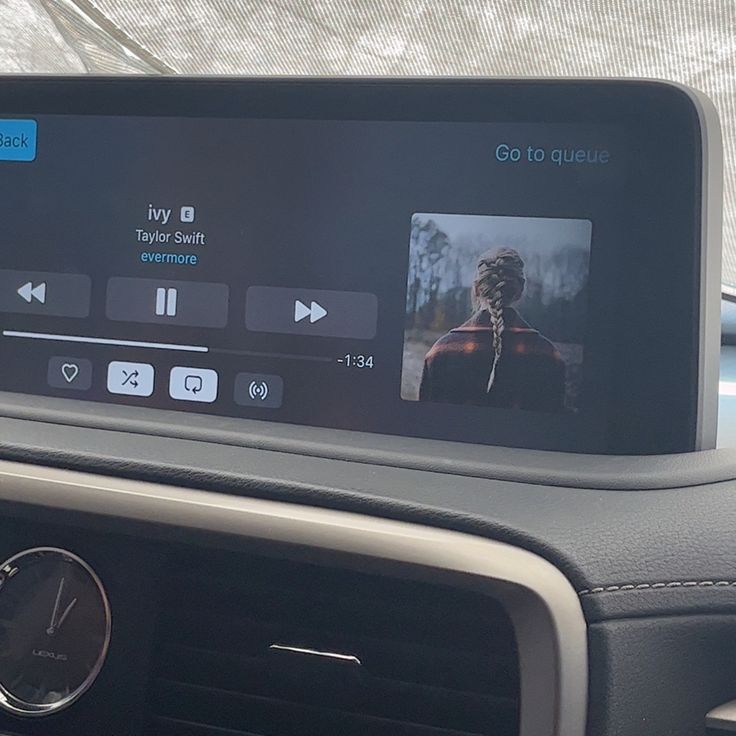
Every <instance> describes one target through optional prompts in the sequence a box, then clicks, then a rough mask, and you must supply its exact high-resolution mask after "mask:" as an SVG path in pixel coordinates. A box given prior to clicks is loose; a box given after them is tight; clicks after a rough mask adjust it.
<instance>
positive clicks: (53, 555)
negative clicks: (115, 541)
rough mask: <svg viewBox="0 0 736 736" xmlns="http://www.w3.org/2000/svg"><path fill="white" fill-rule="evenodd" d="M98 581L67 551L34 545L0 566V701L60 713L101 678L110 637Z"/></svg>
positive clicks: (25, 712) (21, 710) (26, 711)
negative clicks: (100, 674) (99, 675)
mask: <svg viewBox="0 0 736 736" xmlns="http://www.w3.org/2000/svg"><path fill="white" fill-rule="evenodd" d="M110 630H111V617H110V605H109V602H108V599H107V595H106V593H105V589H104V588H103V586H102V583H101V581H100V579H99V578H98V577H97V575H96V573H95V572H94V570H93V569H92V568H91V567H90V566H89V565H88V564H87V563H86V562H84V560H82V559H80V558H79V557H77V556H76V555H75V554H73V553H71V552H67V551H66V550H62V549H57V548H54V547H37V548H34V549H28V550H25V551H24V552H20V553H19V554H16V555H14V556H13V557H11V558H10V559H9V560H7V561H6V562H5V563H4V564H3V565H2V566H1V567H0V707H1V708H3V709H5V710H6V711H9V712H10V713H13V714H15V715H20V716H44V715H50V714H52V713H56V712H58V711H59V710H62V709H63V708H66V707H67V706H69V705H71V704H72V703H73V702H74V701H76V700H77V699H78V698H79V697H81V696H82V695H83V694H84V693H85V692H86V691H87V690H88V689H89V688H90V686H91V685H92V683H93V682H94V681H95V679H96V678H97V675H98V674H99V672H100V670H101V669H102V665H103V663H104V661H105V656H106V655H107V649H108V646H109V643H110Z"/></svg>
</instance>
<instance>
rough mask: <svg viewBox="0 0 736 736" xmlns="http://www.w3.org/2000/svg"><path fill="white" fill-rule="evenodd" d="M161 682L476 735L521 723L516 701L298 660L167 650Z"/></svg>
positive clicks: (309, 659) (353, 667) (345, 666)
mask: <svg viewBox="0 0 736 736" xmlns="http://www.w3.org/2000/svg"><path fill="white" fill-rule="evenodd" d="M192 661H194V662H196V663H197V668H196V669H194V668H192V667H191V666H189V663H190V662H192ZM159 676H160V677H162V678H163V679H166V680H170V681H178V682H182V683H185V684H189V685H199V686H205V687H213V688H218V689H221V690H229V691H235V692H239V693H247V694H250V695H257V696H261V697H268V698H275V699H279V700H288V701H291V702H300V703H303V704H305V705H314V706H317V707H323V708H334V709H338V710H350V711H360V712H362V713H365V714H366V715H371V716H375V717H380V718H391V719H404V720H407V721H412V722H415V723H428V724H433V725H437V726H442V727H443V728H457V729H460V730H471V729H472V728H473V727H474V726H475V724H477V723H484V722H488V721H490V720H492V719H493V718H497V719H498V720H499V721H500V720H504V721H505V722H506V723H507V724H508V723H509V722H511V721H513V720H514V719H515V717H516V701H515V700H514V699H512V698H500V697H492V696H490V695H486V696H485V697H484V696H481V695H478V694H475V693H472V694H471V693H467V692H458V691H455V690H446V689H442V688H436V687H427V686H417V685H416V684H415V683H402V682H397V681H394V680H385V679H382V678H376V677H373V676H372V675H370V674H369V673H367V672H364V670H363V668H362V667H360V666H359V665H350V664H343V663H335V662H332V661H329V660H328V661H325V660H320V659H317V660H315V658H313V657H303V656H299V655H292V656H289V655H284V654H272V655H271V656H266V657H262V658H246V659H241V658H239V657H237V656H232V655H230V656H229V655H227V654H223V653H220V652H206V651H202V650H199V649H192V648H187V647H177V646H168V647H166V649H165V650H164V652H163V653H162V658H161V664H160V669H159ZM502 717H503V718H502Z"/></svg>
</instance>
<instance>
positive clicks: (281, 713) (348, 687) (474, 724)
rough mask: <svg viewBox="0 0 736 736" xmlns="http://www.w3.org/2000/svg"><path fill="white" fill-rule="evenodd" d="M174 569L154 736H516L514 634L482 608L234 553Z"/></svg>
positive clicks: (164, 617) (392, 582)
mask: <svg viewBox="0 0 736 736" xmlns="http://www.w3.org/2000/svg"><path fill="white" fill-rule="evenodd" d="M171 567H172V571H171V574H170V575H169V578H168V579H169V583H168V586H167V589H166V590H165V591H163V596H162V599H163V610H162V614H161V619H160V624H159V629H158V638H157V643H156V652H155V669H154V680H153V683H152V689H151V703H150V705H151V720H152V723H151V725H150V726H149V728H148V729H147V730H146V733H147V734H156V735H157V736H328V735H329V736H335V735H337V734H340V736H358V735H360V736H466V735H469V734H484V735H485V734H487V735H488V736H490V735H491V734H492V735H493V736H516V734H517V733H518V710H519V676H518V657H517V653H516V644H515V639H514V634H513V629H512V627H511V623H510V621H509V619H508V617H507V616H506V614H505V613H504V611H503V610H502V609H501V608H500V606H498V605H497V604H495V603H494V602H493V601H491V600H489V599H488V598H486V597H484V596H481V595H476V594H473V593H465V592H462V591H458V590H455V589H452V588H446V587H443V586H439V585H429V584H423V583H416V582H407V581H405V580H399V579H389V578H383V577H378V576H372V575H364V574H358V573H354V572H350V571H345V570H337V569H333V568H323V567H317V566H313V565H306V564H301V563H293V562H286V561H280V560H279V561H275V560H271V559H265V558H259V557H251V556H248V557H246V556H240V555H235V554H219V553H218V554H216V555H212V554H207V555H206V558H205V557H203V556H201V555H200V556H198V557H197V558H195V559H192V558H190V557H189V556H177V557H176V559H175V560H173V559H172V565H171Z"/></svg>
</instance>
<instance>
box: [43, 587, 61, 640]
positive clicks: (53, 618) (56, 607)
mask: <svg viewBox="0 0 736 736" xmlns="http://www.w3.org/2000/svg"><path fill="white" fill-rule="evenodd" d="M63 590H64V578H62V579H61V580H60V582H59V590H57V591H56V603H54V612H53V613H52V614H51V621H50V623H49V627H48V629H46V633H47V634H48V635H49V636H52V635H53V634H54V632H55V631H56V614H57V613H59V603H60V602H61V593H62V591H63Z"/></svg>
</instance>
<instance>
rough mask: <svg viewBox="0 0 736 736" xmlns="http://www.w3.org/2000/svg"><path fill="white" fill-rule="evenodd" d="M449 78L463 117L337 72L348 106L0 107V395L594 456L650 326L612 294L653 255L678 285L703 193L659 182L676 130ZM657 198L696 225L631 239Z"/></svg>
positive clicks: (637, 378)
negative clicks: (513, 99) (369, 94)
mask: <svg viewBox="0 0 736 736" xmlns="http://www.w3.org/2000/svg"><path fill="white" fill-rule="evenodd" d="M76 84H77V85H78V86H79V85H81V87H82V88H84V83H83V82H77V83H76ZM127 84H128V85H130V86H129V88H128V90H135V84H136V83H135V82H133V81H130V82H127ZM143 84H145V83H143ZM199 84H200V85H202V84H203V83H199ZM232 84H235V85H237V84H238V83H236V82H233V83H232ZM355 84H358V85H359V83H357V82H356V83H355ZM192 85H194V87H196V83H192ZM461 86H462V85H461ZM226 87H227V85H225V88H226ZM327 87H328V85H327ZM112 89H114V85H113V86H112ZM341 89H342V92H341ZM518 89H519V90H522V89H523V87H519V88H518ZM387 90H389V95H390V90H391V86H390V85H387ZM194 91H196V90H194V89H193V92H194ZM395 91H396V93H397V94H398V93H399V92H400V90H399V89H398V88H396V90H395ZM467 91H468V92H471V93H472V94H471V98H472V95H473V94H475V96H476V97H477V100H478V111H476V112H474V113H473V114H469V113H467V114H462V115H460V114H458V112H457V109H455V110H453V109H445V107H443V106H444V105H445V101H444V99H443V94H442V88H441V86H440V87H437V88H435V89H432V88H426V89H425V95H426V94H429V93H430V92H432V94H433V95H434V96H435V98H436V100H437V109H436V110H435V111H434V114H433V116H430V115H428V114H427V113H426V112H419V111H417V113H416V114H412V113H411V107H410V104H409V102H410V101H407V105H409V108H408V112H407V110H404V112H403V114H398V113H397V109H398V107H395V108H391V109H388V108H387V109H385V110H382V109H381V108H380V106H379V107H377V108H376V109H375V110H374V112H373V113H372V114H371V115H370V116H360V115H357V114H355V113H352V112H351V110H350V105H349V99H347V98H348V97H349V96H350V92H351V87H350V84H349V83H345V84H344V86H343V87H342V88H339V87H338V88H336V89H335V91H334V94H335V95H337V99H338V100H339V98H340V94H342V95H343V97H344V98H345V99H344V108H343V107H340V105H335V104H332V105H330V106H327V107H326V108H325V109H324V110H322V111H321V110H320V109H319V104H318V103H317V102H315V104H314V105H313V106H311V107H309V108H308V109H305V110H302V111H301V112H300V109H299V108H298V105H297V106H296V107H295V108H294V109H293V110H289V111H288V114H287V112H285V111H284V109H283V107H278V106H275V107H274V108H273V109H269V108H268V107H265V108H258V109H256V110H255V111H254V110H253V109H252V106H251V107H249V106H248V105H245V106H244V107H243V109H242V110H241V111H240V112H238V113H237V114H236V113H234V112H233V110H230V109H229V110H228V111H227V113H226V114H225V113H223V110H222V109H212V110H209V111H208V105H207V104H206V103H203V104H202V105H201V107H197V105H193V106H192V107H193V108H196V109H197V112H196V114H195V113H194V112H192V110H189V111H188V112H187V113H186V114H181V113H180V112H179V111H173V110H172V111H168V110H166V109H165V107H164V106H163V103H161V105H162V106H161V108H160V109H157V110H155V111H154V112H152V111H151V108H150V107H149V108H147V109H143V107H142V105H138V104H137V103H136V99H135V96H134V95H132V94H131V97H130V102H129V108H128V109H126V110H125V111H122V112H121V111H120V109H118V108H119V105H118V106H117V107H115V106H112V107H115V109H114V110H111V109H110V107H111V106H110V104H109V99H108V100H107V102H106V103H104V104H103V101H102V100H100V101H99V102H98V104H96V105H95V103H94V95H92V99H93V103H92V104H91V105H90V104H86V106H85V105H83V104H82V101H80V102H79V104H78V105H76V104H75V102H74V95H73V92H74V84H72V87H71V88H70V97H69V98H68V100H69V103H68V105H69V109H68V110H60V109H59V105H58V104H57V105H56V107H55V108H52V109H46V110H44V109H43V104H42V101H43V100H42V98H39V100H41V102H39V101H38V100H35V101H34V102H33V104H28V105H27V107H26V108H25V109H22V108H20V107H10V108H8V107H7V105H6V106H5V109H3V110H0V191H1V194H0V237H1V239H2V249H1V250H0V350H1V352H2V361H3V371H2V374H1V375H0V389H1V390H3V391H10V392H18V393H25V394H41V395H48V396H53V397H61V398H68V399H75V400H91V401H96V402H105V403H108V404H129V405H134V406H138V407H144V408H150V409H168V410H177V411H180V412H190V413H201V414H214V415H222V416H227V417H246V418H251V419H253V418H255V419H263V420H269V421H276V422H288V423H295V424H307V425H314V426H322V427H334V428H341V429H357V430H363V431H370V432H380V433H387V434H398V435H405V436H420V437H429V438H436V439H449V440H458V441H464V442H475V443H485V444H493V443H500V444H510V445H520V446H527V447H540V448H547V449H568V450H570V449H573V450H580V451H605V450H607V449H609V447H610V445H611V432H612V430H611V427H612V422H613V423H614V424H615V423H616V422H620V421H621V417H620V412H619V409H620V407H619V405H618V402H617V399H616V397H617V395H618V394H617V392H618V391H621V390H622V386H621V385H620V381H621V380H622V379H625V380H624V383H626V382H627V381H628V386H626V387H624V388H623V393H624V394H625V395H626V396H627V397H628V399H629V400H631V399H632V396H633V398H637V397H640V396H641V395H642V394H643V393H646V391H647V390H654V391H655V392H656V391H657V389H656V387H650V388H649V389H647V388H646V386H645V387H642V384H641V380H642V377H644V378H646V374H647V370H648V369H647V368H646V366H643V365H641V366H639V367H640V369H641V372H640V373H639V374H636V373H635V372H634V373H631V372H632V371H636V361H634V362H633V365H632V362H631V361H630V360H629V358H630V357H631V352H630V351H635V350H636V349H637V347H636V346H637V345H638V344H639V343H640V342H641V338H642V337H646V336H647V335H649V334H650V332H651V331H650V327H651V324H649V320H651V319H659V312H656V313H653V312H647V306H646V305H647V304H648V303H650V301H651V300H650V298H649V297H650V296H651V294H649V295H644V296H643V297H642V298H641V299H640V301H639V304H640V307H641V310H642V311H641V312H639V311H638V310H636V309H633V310H632V307H633V306H635V305H633V304H632V299H634V298H635V295H636V291H635V289H636V285H637V284H639V283H648V284H649V288H650V289H653V290H655V291H656V290H657V289H662V288H663V287H666V284H665V283H664V282H665V281H667V279H666V278H665V279H661V276H663V275H666V271H667V269H669V268H671V267H672V268H674V271H673V275H672V279H673V280H674V281H670V283H671V284H673V285H674V283H675V282H677V279H679V278H680V275H679V273H678V272H677V268H680V261H683V262H684V260H686V261H687V263H688V264H689V265H691V263H692V258H693V256H692V253H689V254H686V255H687V256H688V257H689V260H688V258H685V259H684V260H683V259H682V258H681V257H680V255H678V252H679V251H684V250H686V249H687V248H690V250H691V251H693V252H694V250H695V249H696V248H697V247H698V246H699V243H698V242H697V238H696V237H695V235H694V232H695V230H694V228H693V223H694V222H695V221H696V220H697V218H698V217H700V209H699V208H700V201H699V200H698V201H694V200H695V197H694V194H697V193H698V189H697V182H695V181H694V183H693V184H692V185H691V186H690V187H689V188H687V187H684V185H683V184H682V183H681V182H673V181H672V177H673V176H674V175H676V174H677V173H678V172H679V171H680V170H682V169H683V167H684V168H687V167H689V169H688V170H691V173H692V176H691V179H692V180H694V178H695V177H694V172H695V164H693V161H695V159H696V153H697V145H696V144H697V135H696V132H697V131H695V132H692V134H691V136H690V138H689V139H687V140H682V139H681V140H680V148H679V149H678V151H677V152H673V151H672V150H670V151H665V152H664V153H663V151H662V148H661V147H662V140H661V137H659V138H658V137H657V136H656V135H654V136H653V137H647V136H652V135H653V131H654V130H655V129H656V125H654V126H653V127H651V130H647V131H643V130H642V129H641V124H642V121H641V120H635V121H634V122H635V123H636V125H633V126H632V121H631V120H629V119H624V118H621V117H620V116H619V117H617V116H615V115H611V116H609V117H608V118H607V117H606V116H605V115H604V114H602V113H601V114H599V115H597V117H596V116H595V115H591V114H589V113H590V110H589V109H588V111H587V113H586V110H585V105H589V104H591V103H589V102H586V100H585V95H582V96H581V95H578V97H575V96H574V95H568V96H569V102H568V103H567V105H566V106H565V107H564V110H565V112H564V114H561V113H560V112H559V111H557V112H556V113H555V115H552V116H551V117H550V119H549V120H546V119H544V115H545V111H544V109H535V108H534V107H533V106H531V107H529V108H528V111H527V113H526V116H525V117H519V119H514V118H513V117H510V116H509V113H508V111H504V110H498V111H497V110H495V109H494V100H496V99H501V98H500V97H499V95H501V94H502V92H503V89H502V86H499V87H494V86H493V85H489V86H488V87H485V88H483V87H479V88H478V89H477V90H476V91H475V92H472V90H467ZM562 91H564V90H563V89H562V88H561V92H562ZM185 92H186V87H179V93H180V94H185ZM511 92H512V90H509V93H511ZM86 94H87V101H88V102H89V99H90V92H89V90H87V91H86ZM107 94H108V97H109V93H107ZM172 94H173V92H172V91H171V90H167V95H168V96H169V97H171V96H172ZM514 94H517V95H521V96H523V93H522V92H521V91H517V92H515V93H514ZM165 96H166V95H165ZM282 96H283V94H282ZM287 97H288V96H287ZM106 105H107V107H106ZM576 106H580V109H579V111H578V110H577V108H576ZM389 107H390V106H389ZM276 108H278V109H276ZM339 111H342V114H341V115H340V114H336V112H339ZM578 112H580V113H581V114H578ZM307 113H308V114H307ZM645 113H646V111H642V115H643V116H644V117H645V118H646V114H645ZM520 114H521V113H519V115H520ZM609 118H610V119H609ZM660 124H661V121H660ZM637 125H638V126H639V127H638V128H637V127H636V126H637ZM688 126H690V128H692V127H693V126H692V123H691V121H688ZM644 127H646V126H644ZM690 128H688V129H690ZM662 161H666V162H667V168H666V169H662ZM656 167H659V170H657V168H656ZM670 190H672V191H670ZM684 190H686V191H684ZM658 192H659V195H661V196H666V197H667V200H668V201H669V202H670V204H671V206H672V208H674V209H675V210H676V217H678V218H680V220H681V222H680V224H682V220H686V221H687V224H689V226H690V229H689V231H688V233H687V234H684V233H683V232H682V231H680V232H679V235H678V236H677V238H675V239H674V240H672V239H669V240H667V241H666V242H665V240H666V239H667V238H668V233H669V232H671V231H672V223H671V222H669V221H668V222H666V223H665V224H664V225H663V226H662V227H661V228H660V234H661V237H659V238H658V239H657V241H656V242H655V241H651V240H650V241H649V242H647V239H648V238H649V237H650V234H651V233H652V232H657V230H658V228H657V227H656V226H655V227H652V223H651V221H650V218H654V220H655V223H656V222H657V221H660V222H662V221H663V217H664V215H663V214H662V209H661V208H662V206H663V202H662V201H660V200H659V199H658V196H659V195H658ZM688 197H691V199H693V201H690V200H689V199H688ZM688 218H689V219H688ZM685 241H688V242H687V243H686V242H685ZM668 249H671V252H670V254H669V256H668V257H669V260H666V259H665V260H663V261H662V269H663V272H662V273H660V274H656V273H652V272H651V270H650V269H651V263H653V262H656V261H657V258H659V257H660V256H661V255H662V254H666V253H667V250H668ZM642 250H644V251H647V252H645V253H643V254H642V253H641V251H642ZM637 254H638V255H637ZM642 269H643V270H644V271H646V270H647V269H649V273H648V275H647V278H642V276H643V271H642ZM664 291H665V293H667V290H666V288H665V289H664ZM690 291H691V292H692V289H691V290H690ZM683 296H686V297H687V299H691V298H692V294H691V293H689V294H688V295H683ZM634 314H635V315H636V319H632V315H634ZM640 325H644V327H643V328H640ZM657 329H658V330H661V329H662V328H661V325H660V326H658V327H657ZM654 331H655V332H656V330H654ZM685 331H686V332H687V330H685ZM660 334H661V333H660ZM622 337H625V338H626V340H623V341H622ZM680 347H681V343H680ZM627 351H629V352H627ZM649 352H651V350H649ZM665 352H667V350H666V349H665ZM647 354H648V353H647V350H645V351H644V353H643V354H642V357H641V358H640V360H641V361H644V360H647V359H648V358H647ZM685 362H686V363H687V362H688V360H687V359H685ZM626 373H631V376H630V377H629V378H627V377H626ZM632 392H633V393H632ZM648 398H649V399H651V398H653V397H652V396H649V397H648ZM645 403H646V402H645ZM639 408H641V405H639ZM182 421H186V420H185V419H184V418H182Z"/></svg>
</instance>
